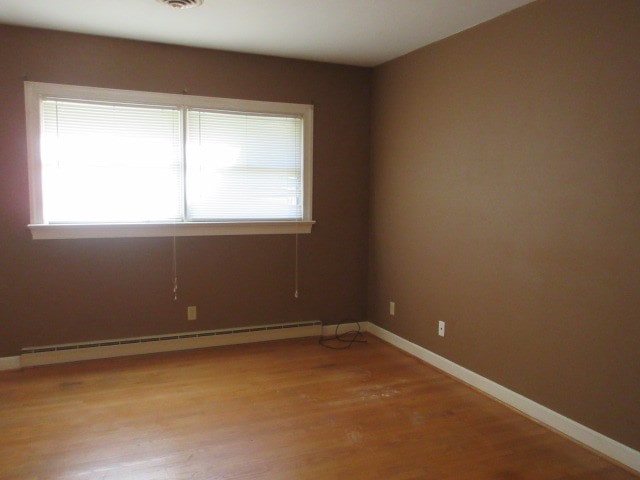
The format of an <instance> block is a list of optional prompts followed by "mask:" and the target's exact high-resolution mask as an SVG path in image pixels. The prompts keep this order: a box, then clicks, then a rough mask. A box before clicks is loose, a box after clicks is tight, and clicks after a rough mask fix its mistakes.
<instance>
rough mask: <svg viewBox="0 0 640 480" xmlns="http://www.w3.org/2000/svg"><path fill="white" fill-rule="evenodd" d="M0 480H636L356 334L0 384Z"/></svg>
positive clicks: (47, 371) (81, 368)
mask: <svg viewBox="0 0 640 480" xmlns="http://www.w3.org/2000/svg"><path fill="white" fill-rule="evenodd" d="M0 432H2V433H1V435H0V479H2V480H5V479H7V480H8V479H11V480H18V479H20V480H22V479H29V480H31V479H33V480H35V479H99V480H107V479H108V480H112V479H118V480H127V479H136V480H151V479H153V480H156V479H163V480H164V479H171V480H181V479H207V480H211V479H278V480H280V479H296V480H300V479H325V478H327V479H438V480H444V479H457V480H459V479H474V480H482V479H498V480H504V479H536V480H541V479H594V480H595V479H598V480H609V479H610V480H614V479H615V480H618V479H620V480H621V479H634V478H635V479H637V478H638V477H637V476H634V475H632V474H631V473H629V472H627V471H625V470H623V469H622V468H619V467H617V466H615V465H613V464H611V463H609V462H607V461H606V460H604V459H602V458H600V457H598V456H596V455H595V454H593V453H591V452H589V451H587V450H585V449H583V448H582V447H580V446H578V445H576V444H574V443H572V442H571V441H569V440H567V439H565V438H563V437H561V436H560V435H557V434H555V433H553V432H551V431H549V430H547V429H545V428H544V427H542V426H540V425H538V424H536V423H534V422H532V421H530V420H528V419H526V418H524V417H522V416H521V415H519V414H517V413H516V412H514V411H512V410H510V409H509V408H507V407H505V406H503V405H501V404H499V403H497V402H495V401H493V400H491V399H489V398H487V397H485V396H483V395H482V394H480V393H478V392H476V391H474V390H472V389H471V388H469V387H467V386H465V385H463V384H460V383H458V382H457V381H455V380H453V379H452V378H450V377H448V376H446V375H444V374H443V373H441V372H439V371H437V370H435V369H433V368H431V367H430V366H428V365H425V364H423V363H421V362H420V361H418V360H416V359H414V358H412V357H410V356H408V355H406V354H404V353H402V352H401V351H399V350H397V349H395V348H394V347H392V346H389V345H387V344H385V343H383V342H381V341H379V340H378V339H376V338H374V337H371V336H368V343H367V344H355V345H353V347H352V348H351V349H349V350H341V351H336V350H328V349H325V348H322V347H320V346H319V345H318V344H317V341H316V340H315V339H300V340H287V341H278V342H271V343H263V344H251V345H240V346H232V347H218V348H215V349H208V350H198V351H190V352H175V353H167V354H158V355H149V356H137V357H129V358H119V359H109V360H98V361H91V362H84V363H76V364H66V365H57V366H48V367H38V368H31V369H25V370H22V371H14V372H0Z"/></svg>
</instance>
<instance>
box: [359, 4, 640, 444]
mask: <svg viewBox="0 0 640 480" xmlns="http://www.w3.org/2000/svg"><path fill="white" fill-rule="evenodd" d="M372 125H373V130H372V132H373V133H372V151H373V167H372V169H373V171H372V179H373V180H372V187H371V191H372V203H371V205H372V207H371V212H372V225H371V233H370V244H369V245H370V253H371V255H370V271H371V273H370V280H369V287H370V299H369V308H370V311H369V319H370V320H372V321H374V322H375V323H377V324H379V325H381V326H383V327H385V328H388V329H389V330H391V331H393V332H395V333H397V334H399V335H401V336H403V337H405V338H407V339H409V340H411V341H413V342H416V343H418V344H419V345H422V346H424V347H426V348H428V349H430V350H432V351H434V352H436V353H438V354H440V355H443V356H445V357H446V358H448V359H450V360H452V361H454V362H456V363H458V364H460V365H463V366H465V367H467V368H469V369H471V370H473V371H475V372H477V373H479V374H481V375H483V376H486V377H488V378H490V379H491V380H494V381H496V382H498V383H499V384H501V385H504V386H506V387H508V388H510V389H512V390H515V391H516V392H518V393H521V394H523V395H525V396H526V397H529V398H530V399H533V400H535V401H537V402H540V403H542V404H543V405H546V406H548V407H550V408H552V409H554V410H556V411H558V412H560V413H562V414H564V415H566V416H568V417H570V418H572V419H574V420H577V421H578V422H580V423H582V424H584V425H587V426H589V427H591V428H594V429H595V430H597V431H600V432H602V433H604V434H605V435H608V436H610V437H612V438H614V439H616V440H619V441H621V442H623V443H625V444H627V445H629V446H631V447H633V448H635V449H640V415H639V413H640V408H639V405H640V2H638V1H637V0H615V1H608V0H589V1H585V0H553V1H542V2H535V3H533V4H531V5H528V6H526V7H524V8H522V9H519V10H516V11H514V12H512V13H510V14H507V15H506V16H503V17H500V18H498V19H495V20H494V21H491V22H489V23H485V24H483V25H480V26H478V27H476V28H474V29H471V30H468V31H466V32H463V33H461V34H459V35H456V36H454V37H451V38H449V39H446V40H444V41H442V42H439V43H437V44H434V45H431V46H428V47H426V48H423V49H421V50H418V51H416V52H413V53H411V54H409V55H407V56H405V57H403V58H400V59H397V60H395V61H392V62H390V63H388V64H385V65H384V66H382V67H379V68H377V69H376V70H375V76H374V95H373V120H372ZM390 300H394V301H395V302H396V315H395V316H394V317H391V316H389V314H388V302H389V301H390ZM438 320H444V321H446V324H447V334H446V337H444V338H440V337H438V336H437V321H438Z"/></svg>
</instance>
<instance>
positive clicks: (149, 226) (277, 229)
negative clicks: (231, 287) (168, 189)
mask: <svg viewBox="0 0 640 480" xmlns="http://www.w3.org/2000/svg"><path fill="white" fill-rule="evenodd" d="M314 223H315V222H314V221H299V222H298V221H284V222H216V223H205V222H202V223H200V222H190V223H186V222H185V223H175V224H174V223H95V224H56V225H51V224H47V225H44V224H31V225H29V229H30V230H31V236H32V237H33V239H34V240H47V239H62V238H126V237H196V236H216V235H279V234H290V233H311V227H312V226H313V224H314Z"/></svg>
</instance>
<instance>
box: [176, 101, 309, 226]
mask: <svg viewBox="0 0 640 480" xmlns="http://www.w3.org/2000/svg"><path fill="white" fill-rule="evenodd" d="M187 132H188V133H187V139H188V140H187V198H188V200H187V212H188V217H189V219H190V220H195V221H198V220H247V219H261V220H280V219H288V220H300V219H302V215H303V211H302V166H303V149H302V141H301V139H302V119H301V118H296V117H285V116H269V115H257V114H245V113H235V112H215V111H201V110H188V112H187Z"/></svg>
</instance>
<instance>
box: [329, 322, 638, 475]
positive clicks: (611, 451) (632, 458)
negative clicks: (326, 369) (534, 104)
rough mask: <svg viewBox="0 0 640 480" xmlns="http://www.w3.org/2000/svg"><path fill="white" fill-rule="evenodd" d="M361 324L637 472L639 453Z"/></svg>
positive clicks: (472, 373) (503, 388) (366, 323)
mask: <svg viewBox="0 0 640 480" xmlns="http://www.w3.org/2000/svg"><path fill="white" fill-rule="evenodd" d="M361 325H362V327H363V330H365V331H367V332H369V333H371V334H373V335H375V336H376V337H378V338H380V339H382V340H384V341H386V342H388V343H390V344H391V345H393V346H395V347H398V348H399V349H401V350H404V351H405V352H407V353H409V354H410V355H413V356H414V357H417V358H419V359H420V360H423V361H425V362H427V363H428V364H430V365H433V366H434V367H436V368H438V369H440V370H442V371H443V372H446V373H448V374H449V375H451V376H453V377H455V378H457V379H458V380H461V381H462V382H464V383H466V384H468V385H471V386H472V387H474V388H476V389H478V390H480V391H481V392H483V393H485V394H487V395H489V396H490V397H493V398H495V399H496V400H499V401H501V402H503V403H505V404H507V405H509V406H510V407H513V408H515V409H516V410H518V411H519V412H522V413H523V414H525V415H526V416H528V417H530V418H532V419H534V420H537V421H538V422H540V423H542V424H544V425H546V426H548V427H550V428H552V429H553V430H557V431H558V432H560V433H562V434H564V435H566V436H568V437H570V438H571V439H573V440H575V441H577V442H578V443H581V444H583V445H585V446H587V447H589V448H591V449H593V450H595V451H596V452H599V453H600V454H602V455H604V456H605V457H608V458H610V459H612V460H615V461H616V462H619V463H621V464H622V465H624V466H626V467H628V468H630V469H631V470H634V471H636V472H638V473H640V452H638V451H637V450H634V449H632V448H630V447H628V446H626V445H624V444H622V443H620V442H617V441H615V440H613V439H611V438H609V437H606V436H605V435H603V434H601V433H598V432H596V431H595V430H591V429H590V428H588V427H585V426H584V425H582V424H580V423H578V422H576V421H574V420H571V419H570V418H567V417H565V416H563V415H561V414H559V413H557V412H555V411H553V410H551V409H549V408H547V407H545V406H544V405H540V404H539V403H536V402H534V401H533V400H530V399H528V398H527V397H524V396H522V395H520V394H519V393H516V392H514V391H512V390H509V389H508V388H506V387H503V386H502V385H499V384H497V383H495V382H493V381H491V380H489V379H488V378H485V377H483V376H482V375H479V374H477V373H475V372H472V371H471V370H468V369H466V368H464V367H462V366H460V365H458V364H457V363H454V362H452V361H451V360H447V359H446V358H444V357H441V356H440V355H438V354H436V353H433V352H432V351H430V350H427V349H426V348H424V347H421V346H419V345H416V344H415V343H412V342H410V341H409V340H405V339H404V338H402V337H400V336H398V335H396V334H395V333H391V332H389V331H388V330H385V329H384V328H382V327H379V326H377V325H375V324H373V323H370V322H363V323H361ZM325 328H327V327H323V331H324V329H325ZM334 328H335V327H334Z"/></svg>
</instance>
